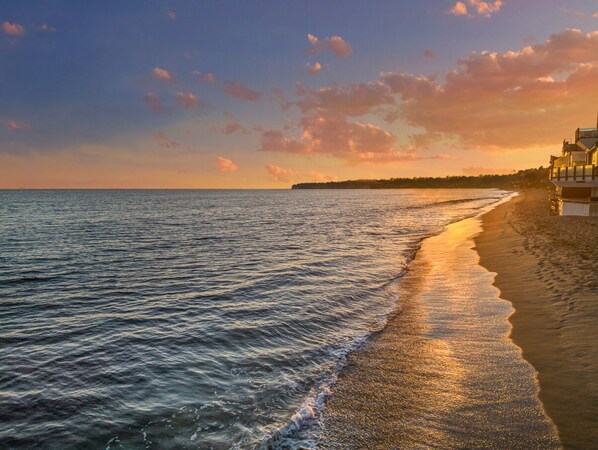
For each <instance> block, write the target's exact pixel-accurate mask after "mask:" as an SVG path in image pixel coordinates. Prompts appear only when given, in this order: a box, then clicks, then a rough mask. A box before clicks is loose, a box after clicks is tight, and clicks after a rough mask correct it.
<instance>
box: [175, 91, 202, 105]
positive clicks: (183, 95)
mask: <svg viewBox="0 0 598 450" xmlns="http://www.w3.org/2000/svg"><path fill="white" fill-rule="evenodd" d="M175 98H176V102H177V105H178V106H179V108H184V109H194V108H197V107H198V105H199V100H198V98H197V96H196V95H195V94H192V93H191V92H180V91H179V92H177V93H176V94H175Z"/></svg>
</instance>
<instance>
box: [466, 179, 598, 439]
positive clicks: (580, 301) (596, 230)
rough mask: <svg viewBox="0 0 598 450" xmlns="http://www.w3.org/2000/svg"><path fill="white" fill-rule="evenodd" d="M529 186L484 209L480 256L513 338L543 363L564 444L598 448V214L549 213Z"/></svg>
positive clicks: (542, 195)
mask: <svg viewBox="0 0 598 450" xmlns="http://www.w3.org/2000/svg"><path fill="white" fill-rule="evenodd" d="M546 196H547V194H546V192H545V191H541V190H539V191H529V192H526V193H523V194H522V195H520V196H519V197H516V198H515V199H513V200H511V201H510V202H508V203H506V204H503V205H500V206H498V207H497V208H496V209H494V210H492V211H491V212H489V213H487V214H486V215H485V216H484V217H483V227H484V231H483V232H482V233H481V234H480V235H479V236H478V237H477V238H476V247H477V250H478V252H479V254H480V257H481V259H480V263H481V264H482V265H483V266H484V267H486V268H487V269H488V270H490V271H493V272H496V273H497V275H496V278H495V283H494V284H495V286H496V287H498V288H499V289H500V292H501V293H500V296H501V298H504V299H506V300H508V301H510V302H511V303H512V304H513V306H514V308H515V312H514V314H513V315H512V316H511V317H510V318H509V320H510V322H511V323H512V325H513V330H512V333H511V338H512V339H513V341H514V342H515V343H516V344H517V345H518V346H520V347H521V348H522V350H523V356H524V357H525V359H526V360H527V361H529V362H530V363H531V364H532V365H533V367H534V368H535V369H536V370H537V371H538V380H539V384H540V389H541V390H540V394H539V395H540V399H541V401H542V403H543V404H544V407H545V410H546V411H547V413H548V415H549V416H550V417H551V418H552V420H553V421H554V423H555V424H556V425H557V427H558V432H559V436H560V439H561V442H562V444H563V445H564V446H565V447H566V448H580V449H591V448H598V218H588V217H555V216H550V214H549V210H548V203H547V200H546Z"/></svg>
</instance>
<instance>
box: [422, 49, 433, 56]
mask: <svg viewBox="0 0 598 450" xmlns="http://www.w3.org/2000/svg"><path fill="white" fill-rule="evenodd" d="M423 55H424V56H425V57H426V58H436V52H435V51H434V50H432V49H431V48H428V49H426V50H424V51H423Z"/></svg>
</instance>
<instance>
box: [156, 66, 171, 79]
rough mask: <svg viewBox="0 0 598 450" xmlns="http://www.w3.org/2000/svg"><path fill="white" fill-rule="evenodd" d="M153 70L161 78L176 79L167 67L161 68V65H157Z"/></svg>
mask: <svg viewBox="0 0 598 450" xmlns="http://www.w3.org/2000/svg"><path fill="white" fill-rule="evenodd" d="M153 72H154V75H155V76H156V77H158V78H160V79H161V80H165V81H174V78H172V74H171V73H170V72H169V71H168V70H166V69H161V68H160V67H155V68H154V70H153Z"/></svg>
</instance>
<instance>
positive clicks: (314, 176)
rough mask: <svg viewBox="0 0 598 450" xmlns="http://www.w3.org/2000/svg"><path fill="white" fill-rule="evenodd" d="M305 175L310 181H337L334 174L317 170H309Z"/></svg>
mask: <svg viewBox="0 0 598 450" xmlns="http://www.w3.org/2000/svg"><path fill="white" fill-rule="evenodd" d="M307 176H308V177H309V179H310V180H311V181H315V182H316V183H324V182H326V181H338V177H337V176H336V175H329V174H326V173H322V172H317V171H315V170H310V171H309V172H308V173H307Z"/></svg>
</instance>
